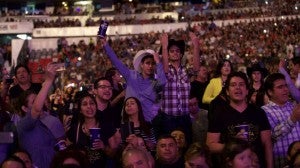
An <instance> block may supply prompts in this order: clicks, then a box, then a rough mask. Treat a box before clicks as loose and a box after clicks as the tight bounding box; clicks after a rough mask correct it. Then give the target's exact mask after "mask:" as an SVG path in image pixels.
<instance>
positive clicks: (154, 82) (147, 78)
mask: <svg viewBox="0 0 300 168" xmlns="http://www.w3.org/2000/svg"><path fill="white" fill-rule="evenodd" d="M101 42H102V44H103V47H104V49H105V51H106V54H107V55H108V58H109V59H110V60H111V62H112V64H113V65H114V66H115V67H116V68H117V69H118V70H119V72H120V74H121V75H122V76H123V77H124V79H125V80H126V84H127V87H126V96H125V97H126V98H127V97H136V98H138V99H139V100H140V102H141V104H142V108H143V114H144V117H145V119H146V121H148V122H151V121H152V120H153V118H154V117H155V116H156V114H157V111H158V109H159V106H160V102H159V100H160V99H159V96H158V94H159V92H160V91H161V90H162V89H163V87H164V85H165V83H166V76H165V74H164V71H163V65H162V63H161V62H160V59H159V57H158V54H156V53H155V52H154V51H153V50H150V49H147V50H140V51H139V52H138V53H137V54H136V55H135V57H134V60H133V64H134V70H129V69H128V67H126V66H125V65H124V64H123V63H122V62H121V61H120V60H119V59H118V57H117V55H116V54H115V52H114V51H113V50H112V48H111V47H110V46H109V45H108V43H106V40H105V39H101ZM155 72H156V73H157V74H156V75H155V74H154V73H155Z"/></svg>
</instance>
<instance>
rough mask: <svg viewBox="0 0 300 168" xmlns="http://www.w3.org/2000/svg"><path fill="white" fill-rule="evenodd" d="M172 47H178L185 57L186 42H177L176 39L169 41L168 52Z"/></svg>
mask: <svg viewBox="0 0 300 168" xmlns="http://www.w3.org/2000/svg"><path fill="white" fill-rule="evenodd" d="M172 46H176V47H178V48H179V50H180V53H181V54H182V55H183V54H184V51H185V42H184V40H175V39H169V41H168V51H169V50H170V48H171V47H172Z"/></svg>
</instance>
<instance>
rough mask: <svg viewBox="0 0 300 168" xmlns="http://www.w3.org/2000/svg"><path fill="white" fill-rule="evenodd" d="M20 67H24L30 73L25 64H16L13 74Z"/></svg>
mask: <svg viewBox="0 0 300 168" xmlns="http://www.w3.org/2000/svg"><path fill="white" fill-rule="evenodd" d="M20 68H24V69H25V70H26V71H27V72H28V73H29V74H30V70H29V68H28V67H27V66H26V65H25V64H18V65H17V66H16V67H15V69H14V70H15V75H17V71H18V69H20Z"/></svg>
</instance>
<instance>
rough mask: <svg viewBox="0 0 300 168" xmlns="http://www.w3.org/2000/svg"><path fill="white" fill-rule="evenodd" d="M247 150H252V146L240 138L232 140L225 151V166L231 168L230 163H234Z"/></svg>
mask: <svg viewBox="0 0 300 168" xmlns="http://www.w3.org/2000/svg"><path fill="white" fill-rule="evenodd" d="M247 149H250V150H252V146H251V145H250V144H249V143H248V142H247V141H245V140H242V139H239V138H233V139H231V140H230V141H229V142H228V143H226V144H225V147H224V149H223V164H224V165H226V167H229V165H228V161H232V160H233V159H234V157H235V156H236V155H238V154H239V153H242V152H243V151H245V150H247ZM252 151H253V150H252Z"/></svg>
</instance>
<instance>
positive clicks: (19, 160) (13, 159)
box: [1, 155, 26, 168]
mask: <svg viewBox="0 0 300 168" xmlns="http://www.w3.org/2000/svg"><path fill="white" fill-rule="evenodd" d="M9 161H14V162H18V163H20V164H21V165H22V167H23V168H26V165H25V163H24V162H23V160H22V159H20V158H18V157H17V156H14V155H12V156H9V157H8V158H6V159H5V160H4V161H3V162H2V164H1V167H3V165H4V163H5V162H9Z"/></svg>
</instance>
